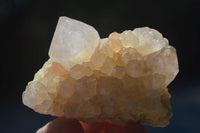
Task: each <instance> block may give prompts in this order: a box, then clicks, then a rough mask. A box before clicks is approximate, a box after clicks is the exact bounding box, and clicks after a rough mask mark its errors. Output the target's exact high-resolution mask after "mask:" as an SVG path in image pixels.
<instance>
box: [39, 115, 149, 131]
mask: <svg viewBox="0 0 200 133" xmlns="http://www.w3.org/2000/svg"><path fill="white" fill-rule="evenodd" d="M36 133H147V130H146V129H145V127H143V126H142V125H141V124H133V123H130V124H127V125H126V126H117V125H113V124H108V123H93V124H86V123H83V122H79V121H77V120H69V119H66V118H65V117H60V118H57V119H55V120H53V121H51V122H49V123H47V124H46V125H45V126H43V127H42V128H40V129H39V130H38V131H37V132H36Z"/></svg>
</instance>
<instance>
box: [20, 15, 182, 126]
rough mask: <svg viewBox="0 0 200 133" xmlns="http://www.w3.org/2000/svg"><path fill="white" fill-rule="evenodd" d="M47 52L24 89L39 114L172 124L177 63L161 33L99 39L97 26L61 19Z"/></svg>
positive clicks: (129, 33)
mask: <svg viewBox="0 0 200 133" xmlns="http://www.w3.org/2000/svg"><path fill="white" fill-rule="evenodd" d="M49 55H50V59H49V60H48V61H47V62H46V63H45V64H44V65H43V67H42V68H41V69H40V70H39V71H38V72H37V73H36V74H35V76H34V79H33V81H31V82H29V83H28V85H27V87H26V90H25V91H24V92H23V103H24V104H25V105H26V106H28V107H30V108H32V109H33V110H35V111H36V112H39V113H42V114H50V115H53V116H66V117H67V118H75V119H79V120H82V121H84V122H88V123H92V122H110V123H114V124H121V125H124V124H126V123H127V122H129V121H132V122H140V123H142V124H147V125H151V126H160V127H163V126H166V125H167V124H168V123H169V119H170V117H171V116H172V113H171V106H170V102H169V99H170V94H169V93H168V89H167V85H168V84H169V83H170V82H171V81H172V80H173V79H174V78H175V76H176V75H177V73H178V61H177V56H176V50H175V49H174V48H173V47H172V46H169V44H168V40H167V39H166V38H164V37H163V36H162V34H161V33H159V32H158V31H156V30H154V29H150V28H148V27H143V28H136V29H134V30H133V31H131V30H126V31H124V32H122V33H116V32H114V33H111V34H110V35H109V37H108V38H104V39H100V37H99V35H98V32H97V31H96V30H95V29H94V28H93V27H91V26H89V25H87V24H84V23H82V22H79V21H76V20H73V19H70V18H67V17H61V18H60V19H59V22H58V25H57V28H56V31H55V34H54V37H53V40H52V44H51V47H50V50H49Z"/></svg>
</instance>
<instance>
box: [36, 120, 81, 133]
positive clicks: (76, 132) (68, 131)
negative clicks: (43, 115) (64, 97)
mask: <svg viewBox="0 0 200 133" xmlns="http://www.w3.org/2000/svg"><path fill="white" fill-rule="evenodd" d="M58 132H59V133H83V128H82V126H81V124H80V123H79V122H78V121H77V120H68V119H66V118H65V117H60V118H57V119H55V120H53V121H51V122H49V123H47V124H46V125H45V126H44V127H42V128H41V129H39V130H38V131H37V132H36V133H58Z"/></svg>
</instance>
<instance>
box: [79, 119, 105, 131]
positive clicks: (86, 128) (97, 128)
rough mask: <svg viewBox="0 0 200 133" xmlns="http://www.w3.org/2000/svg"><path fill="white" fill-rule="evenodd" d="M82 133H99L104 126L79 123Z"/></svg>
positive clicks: (102, 124) (101, 124)
mask: <svg viewBox="0 0 200 133" xmlns="http://www.w3.org/2000/svg"><path fill="white" fill-rule="evenodd" d="M80 123H81V125H82V127H83V130H84V133H100V132H101V131H102V127H103V126H104V123H91V124H88V123H84V122H82V121H80Z"/></svg>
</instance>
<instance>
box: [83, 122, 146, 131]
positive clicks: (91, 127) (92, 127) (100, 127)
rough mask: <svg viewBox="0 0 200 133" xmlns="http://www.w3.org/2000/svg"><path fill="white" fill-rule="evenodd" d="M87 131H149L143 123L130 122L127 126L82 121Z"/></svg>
mask: <svg viewBox="0 0 200 133" xmlns="http://www.w3.org/2000/svg"><path fill="white" fill-rule="evenodd" d="M81 125H82V126H83V128H84V131H85V133H147V130H146V129H145V127H144V126H142V125H141V124H136V123H128V124H127V125H126V126H119V125H114V124H110V123H94V124H86V123H83V122H81Z"/></svg>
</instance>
